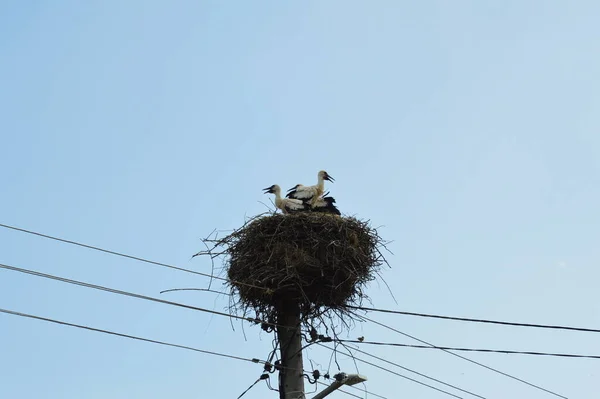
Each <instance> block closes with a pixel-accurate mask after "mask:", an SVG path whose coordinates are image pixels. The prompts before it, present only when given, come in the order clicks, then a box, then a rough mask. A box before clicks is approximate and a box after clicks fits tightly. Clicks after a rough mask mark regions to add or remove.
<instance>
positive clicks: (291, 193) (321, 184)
mask: <svg viewBox="0 0 600 399" xmlns="http://www.w3.org/2000/svg"><path fill="white" fill-rule="evenodd" d="M317 178H318V180H317V184H316V185H314V186H303V185H302V184H296V186H295V187H292V188H290V189H289V190H288V193H287V195H286V197H288V198H293V199H299V200H302V201H308V202H310V204H311V205H314V204H315V202H316V201H317V199H319V198H320V197H321V195H323V192H324V191H325V180H327V181H330V182H333V181H335V179H334V178H333V177H331V176H329V174H328V173H327V172H325V171H324V170H321V171H319V173H318V174H317Z"/></svg>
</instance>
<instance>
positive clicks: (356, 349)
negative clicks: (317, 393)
mask: <svg viewBox="0 0 600 399" xmlns="http://www.w3.org/2000/svg"><path fill="white" fill-rule="evenodd" d="M326 348H329V347H327V346H326ZM329 349H332V348H329ZM352 349H353V350H355V351H356V352H358V353H362V354H363V355H366V356H369V357H372V358H373V359H377V360H379V361H381V362H384V363H387V364H389V365H392V366H396V367H398V368H401V369H403V370H406V371H409V372H411V373H414V374H417V375H418V376H421V377H423V378H427V379H429V380H431V381H435V382H437V383H439V384H442V385H446V386H447V387H450V388H454V389H456V390H458V391H461V392H464V393H467V394H469V395H472V396H475V397H477V398H481V399H486V398H485V397H484V396H481V395H478V394H476V393H473V392H471V391H467V390H466V389H463V388H460V387H457V386H456V385H452V384H449V383H447V382H444V381H441V380H438V379H437V378H434V377H430V376H428V375H427V374H423V373H420V372H418V371H415V370H412V369H409V368H408V367H404V366H402V365H400V364H398V363H394V362H392V361H390V360H387V359H384V358H382V357H379V356H376V355H373V354H371V353H369V352H365V351H363V350H360V349H358V348H352ZM355 359H356V360H357V361H359V362H362V361H363V360H362V359H359V358H356V357H355Z"/></svg>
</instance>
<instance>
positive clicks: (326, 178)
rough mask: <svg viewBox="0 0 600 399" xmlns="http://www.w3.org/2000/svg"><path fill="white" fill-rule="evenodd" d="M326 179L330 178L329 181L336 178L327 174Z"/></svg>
mask: <svg viewBox="0 0 600 399" xmlns="http://www.w3.org/2000/svg"><path fill="white" fill-rule="evenodd" d="M325 180H329V181H335V179H334V178H333V177H331V176H329V175H327V176H326V177H325Z"/></svg>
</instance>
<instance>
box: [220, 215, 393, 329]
mask: <svg viewBox="0 0 600 399" xmlns="http://www.w3.org/2000/svg"><path fill="white" fill-rule="evenodd" d="M215 244H216V246H215V248H220V250H221V251H220V252H219V253H221V254H224V255H227V257H226V260H225V262H226V265H225V266H226V268H227V275H228V277H229V280H230V285H231V287H232V290H233V292H234V293H237V294H238V295H239V304H241V305H243V307H244V308H245V309H246V310H248V309H253V310H254V311H255V313H256V317H260V318H265V319H271V320H272V319H273V317H274V311H276V310H278V309H281V308H282V307H284V306H287V305H288V304H291V303H298V304H299V305H300V309H301V311H302V313H303V315H304V317H310V316H311V315H315V314H316V313H317V312H318V313H319V314H323V312H324V311H325V312H326V311H327V310H334V311H336V310H341V311H342V312H343V311H344V310H345V309H346V306H347V305H349V304H357V303H360V301H361V300H362V299H363V298H364V295H363V292H362V288H363V287H364V284H365V283H367V282H368V281H371V280H373V279H374V277H375V275H376V273H377V272H378V270H379V267H380V266H381V265H382V264H383V263H385V258H384V257H383V255H382V254H381V253H380V250H379V249H380V247H381V246H383V245H384V243H383V242H382V240H381V238H380V237H379V235H378V234H377V231H376V229H374V228H372V227H370V226H369V224H368V222H365V221H361V220H358V219H355V218H352V217H339V216H336V215H330V214H323V213H297V214H292V215H279V214H277V215H269V216H261V217H257V218H255V219H252V220H250V221H248V222H247V223H246V224H245V225H244V226H243V227H242V228H240V229H238V230H236V231H234V232H233V233H231V234H230V235H229V236H227V237H225V238H223V239H221V240H218V241H216V242H215Z"/></svg>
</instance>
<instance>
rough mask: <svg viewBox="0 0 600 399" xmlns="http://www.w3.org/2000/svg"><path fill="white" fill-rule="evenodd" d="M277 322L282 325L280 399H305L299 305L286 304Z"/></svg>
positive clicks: (280, 310) (280, 331) (280, 311)
mask: <svg viewBox="0 0 600 399" xmlns="http://www.w3.org/2000/svg"><path fill="white" fill-rule="evenodd" d="M277 321H278V324H279V325H280V326H279V327H277V338H278V340H279V350H280V353H281V366H282V368H281V370H280V371H279V399H305V396H304V375H303V374H304V366H303V363H302V335H301V331H300V309H299V308H298V304H297V303H287V304H284V305H283V306H282V307H281V308H280V309H279V313H278V318H277Z"/></svg>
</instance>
